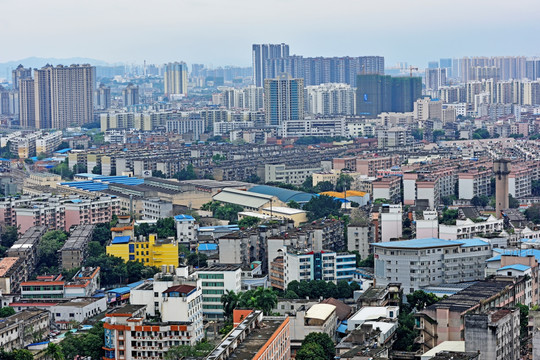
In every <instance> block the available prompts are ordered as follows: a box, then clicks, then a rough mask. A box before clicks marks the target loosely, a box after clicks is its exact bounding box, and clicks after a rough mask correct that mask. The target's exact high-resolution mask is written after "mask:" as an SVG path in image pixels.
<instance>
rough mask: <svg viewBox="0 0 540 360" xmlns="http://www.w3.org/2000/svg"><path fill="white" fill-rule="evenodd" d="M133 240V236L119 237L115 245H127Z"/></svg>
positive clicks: (115, 239)
mask: <svg viewBox="0 0 540 360" xmlns="http://www.w3.org/2000/svg"><path fill="white" fill-rule="evenodd" d="M130 239H131V236H117V237H115V238H114V239H113V241H112V243H113V244H127V243H128V242H129V240H130Z"/></svg>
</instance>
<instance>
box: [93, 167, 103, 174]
mask: <svg viewBox="0 0 540 360" xmlns="http://www.w3.org/2000/svg"><path fill="white" fill-rule="evenodd" d="M92 174H96V175H101V165H96V166H94V168H93V169H92Z"/></svg>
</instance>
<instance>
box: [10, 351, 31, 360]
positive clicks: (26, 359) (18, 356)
mask: <svg viewBox="0 0 540 360" xmlns="http://www.w3.org/2000/svg"><path fill="white" fill-rule="evenodd" d="M13 355H14V356H15V357H14V360H33V359H34V355H32V353H31V352H30V351H28V350H26V349H15V350H13Z"/></svg>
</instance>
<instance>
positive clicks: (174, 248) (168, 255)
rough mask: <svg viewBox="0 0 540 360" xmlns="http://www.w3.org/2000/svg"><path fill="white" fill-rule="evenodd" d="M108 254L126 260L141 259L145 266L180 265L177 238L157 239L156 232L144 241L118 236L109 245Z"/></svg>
mask: <svg viewBox="0 0 540 360" xmlns="http://www.w3.org/2000/svg"><path fill="white" fill-rule="evenodd" d="M107 254H108V255H112V256H117V257H119V258H122V259H124V260H125V261H139V262H141V263H143V264H144V265H145V266H157V267H161V266H162V265H167V266H169V265H174V266H175V267H178V243H177V242H176V241H175V240H168V239H167V240H157V235H156V234H150V235H149V236H148V239H145V240H143V241H139V240H136V239H133V238H132V237H131V236H117V237H115V238H114V239H113V240H112V242H111V244H110V245H109V246H107Z"/></svg>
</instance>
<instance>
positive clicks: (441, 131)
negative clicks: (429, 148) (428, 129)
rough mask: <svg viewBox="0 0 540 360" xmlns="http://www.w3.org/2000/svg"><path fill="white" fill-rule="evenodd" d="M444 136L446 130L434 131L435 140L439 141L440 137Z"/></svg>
mask: <svg viewBox="0 0 540 360" xmlns="http://www.w3.org/2000/svg"><path fill="white" fill-rule="evenodd" d="M443 136H444V130H434V131H433V142H437V141H438V140H439V138H442V137H443Z"/></svg>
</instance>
